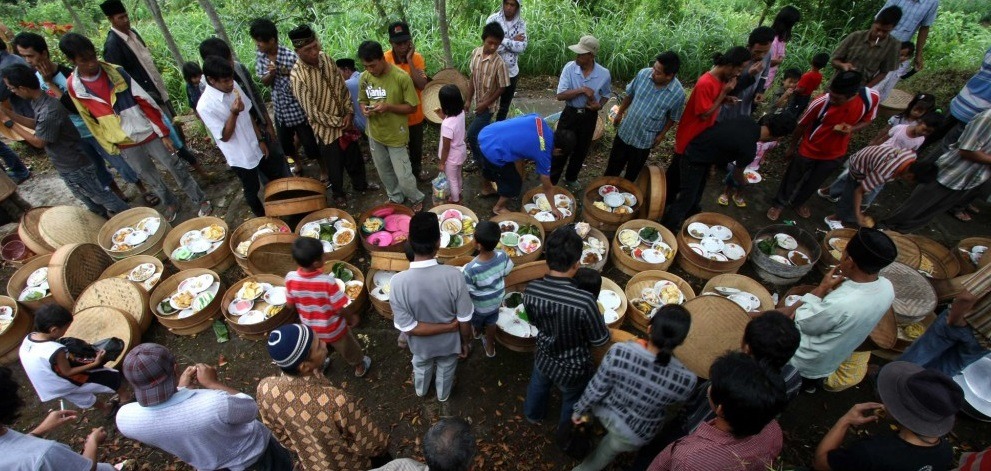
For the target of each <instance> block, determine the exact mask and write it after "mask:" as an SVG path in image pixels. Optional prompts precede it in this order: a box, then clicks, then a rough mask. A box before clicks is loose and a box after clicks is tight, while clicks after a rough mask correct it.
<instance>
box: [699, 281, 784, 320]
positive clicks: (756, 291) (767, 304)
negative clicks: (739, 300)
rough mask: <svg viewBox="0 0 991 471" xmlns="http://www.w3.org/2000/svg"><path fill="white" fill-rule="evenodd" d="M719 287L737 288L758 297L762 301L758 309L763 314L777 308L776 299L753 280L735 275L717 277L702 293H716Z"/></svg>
mask: <svg viewBox="0 0 991 471" xmlns="http://www.w3.org/2000/svg"><path fill="white" fill-rule="evenodd" d="M717 286H719V287H721V288H736V289H738V290H741V291H746V292H748V293H750V294H753V295H754V296H757V299H759V300H760V307H759V308H758V309H760V311H761V312H764V311H770V310H772V309H774V308H775V305H774V298H773V297H771V293H770V292H769V291H767V288H764V286H763V285H761V284H760V283H758V282H757V280H755V279H753V278H750V277H747V276H743V275H737V274H735V273H727V274H724V275H716V276H714V277H712V279H711V280H709V282H708V283H706V284H705V286H703V287H702V293H715V292H716V287H717Z"/></svg>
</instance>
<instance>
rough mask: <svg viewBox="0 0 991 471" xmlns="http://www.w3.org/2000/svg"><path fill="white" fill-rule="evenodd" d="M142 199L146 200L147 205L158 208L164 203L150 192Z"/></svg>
mask: <svg viewBox="0 0 991 471" xmlns="http://www.w3.org/2000/svg"><path fill="white" fill-rule="evenodd" d="M142 197H143V198H144V200H145V203H148V205H149V206H158V204H159V203H161V202H162V200H161V199H160V198H159V197H158V195H156V194H154V193H152V192H150V191H149V192H147V193H145V194H144V196H142Z"/></svg>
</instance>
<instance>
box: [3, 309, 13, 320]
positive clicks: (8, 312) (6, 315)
mask: <svg viewBox="0 0 991 471" xmlns="http://www.w3.org/2000/svg"><path fill="white" fill-rule="evenodd" d="M0 319H6V320H13V319H14V310H13V309H11V308H10V306H0Z"/></svg>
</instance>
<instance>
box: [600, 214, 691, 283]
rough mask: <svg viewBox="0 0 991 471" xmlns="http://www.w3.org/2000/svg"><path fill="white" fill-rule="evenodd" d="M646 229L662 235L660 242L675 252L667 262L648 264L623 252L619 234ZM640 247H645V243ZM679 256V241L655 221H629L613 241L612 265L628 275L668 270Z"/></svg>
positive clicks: (622, 226) (621, 227) (619, 228)
mask: <svg viewBox="0 0 991 471" xmlns="http://www.w3.org/2000/svg"><path fill="white" fill-rule="evenodd" d="M645 227H652V228H654V229H656V230H657V232H658V233H660V235H661V237H660V239H659V240H661V241H663V242H664V243H666V244H668V245H669V246H671V249H672V250H673V251H674V252H673V253H672V254H671V256H670V257H668V259H667V260H665V261H663V262H661V263H647V262H645V261H642V260H637V259H635V258H633V256H632V255H630V254H628V253H626V252H625V251H623V246H622V245H623V244H621V243H620V242H619V233H620V232H622V231H623V230H625V229H630V230H632V231H634V232H637V231H639V230H640V229H643V228H645ZM639 247H645V245H643V243H641V245H640V246H639ZM677 254H678V239H677V238H676V237H675V235H674V234H672V233H671V231H669V230H668V229H667V228H666V227H664V226H662V225H660V224H659V223H657V222H655V221H651V220H648V219H634V220H632V221H627V222H625V223H623V225H621V226H619V227H618V228H617V229H616V234H615V235H614V236H613V239H612V264H613V266H614V267H616V268H617V269H619V271H621V272H623V273H626V274H627V275H630V276H634V275H636V274H637V273H640V272H642V271H647V270H667V269H668V268H669V267H670V266H671V264H672V263H674V259H675V257H676V256H677Z"/></svg>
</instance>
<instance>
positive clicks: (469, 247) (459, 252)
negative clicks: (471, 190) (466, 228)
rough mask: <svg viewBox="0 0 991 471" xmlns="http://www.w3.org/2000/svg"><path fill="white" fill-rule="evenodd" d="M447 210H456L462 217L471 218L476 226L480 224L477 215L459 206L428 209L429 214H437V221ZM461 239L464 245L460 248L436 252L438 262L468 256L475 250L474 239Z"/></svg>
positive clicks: (449, 205) (443, 205)
mask: <svg viewBox="0 0 991 471" xmlns="http://www.w3.org/2000/svg"><path fill="white" fill-rule="evenodd" d="M449 209H456V210H458V211H460V212H461V215H462V216H463V217H468V218H471V219H472V220H473V221H475V225H476V226H477V225H478V223H479V222H480V220H479V219H478V215H477V214H475V212H474V211H472V210H471V209H469V208H467V207H465V206H461V205H459V204H442V205H438V206H434V207H433V208H430V212H431V213H435V214H437V220H438V221H440V216H441V215H442V214H443V213H444V211H447V210H449ZM463 238H464V243H463V244H461V247H455V248H450V249H448V248H443V247H442V248H441V249H440V250H438V251H437V258H438V259H440V260H450V259H452V258H456V257H463V256H466V255H470V254H471V253H472V252H473V251H474V250H475V238H474V237H470V238H468V237H463Z"/></svg>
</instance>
